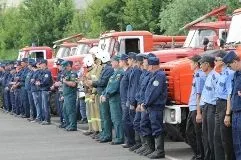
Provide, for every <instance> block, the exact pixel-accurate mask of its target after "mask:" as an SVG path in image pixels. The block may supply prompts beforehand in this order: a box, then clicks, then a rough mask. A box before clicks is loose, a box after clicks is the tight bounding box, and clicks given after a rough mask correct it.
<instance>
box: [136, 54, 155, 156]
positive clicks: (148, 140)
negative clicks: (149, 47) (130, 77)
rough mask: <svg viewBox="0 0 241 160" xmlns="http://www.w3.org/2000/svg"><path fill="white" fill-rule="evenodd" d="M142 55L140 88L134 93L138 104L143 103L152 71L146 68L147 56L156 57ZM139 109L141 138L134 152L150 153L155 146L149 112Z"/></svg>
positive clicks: (149, 55)
mask: <svg viewBox="0 0 241 160" xmlns="http://www.w3.org/2000/svg"><path fill="white" fill-rule="evenodd" d="M142 56H143V73H142V76H141V77H142V78H140V81H141V82H140V90H139V92H138V93H137V95H136V99H137V104H138V105H139V106H142V105H144V101H145V91H146V87H147V84H148V82H149V80H150V78H151V76H152V73H151V72H150V70H149V68H148V57H156V56H155V55H154V54H152V53H149V54H148V55H142ZM141 79H142V80H141ZM137 109H138V108H137ZM140 111H141V120H140V124H139V125H140V129H139V130H140V131H139V132H140V135H141V137H142V139H143V140H142V146H141V147H140V148H139V149H137V150H135V153H137V154H140V155H144V156H146V155H148V154H150V153H152V152H153V150H154V149H155V146H154V145H153V144H155V142H154V137H153V136H152V132H151V125H150V119H149V114H148V113H147V112H145V111H143V110H141V108H140Z"/></svg>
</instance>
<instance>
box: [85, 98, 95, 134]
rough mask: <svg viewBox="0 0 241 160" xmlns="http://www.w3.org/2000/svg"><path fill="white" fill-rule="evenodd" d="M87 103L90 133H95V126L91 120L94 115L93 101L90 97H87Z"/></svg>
mask: <svg viewBox="0 0 241 160" xmlns="http://www.w3.org/2000/svg"><path fill="white" fill-rule="evenodd" d="M85 103H86V113H87V119H88V126H89V131H93V125H92V120H91V116H92V115H93V111H92V103H93V100H92V99H91V97H90V96H86V97H85Z"/></svg>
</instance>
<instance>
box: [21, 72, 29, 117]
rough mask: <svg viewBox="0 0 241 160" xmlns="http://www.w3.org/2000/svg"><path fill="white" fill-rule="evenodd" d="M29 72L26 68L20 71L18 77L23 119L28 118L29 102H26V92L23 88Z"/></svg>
mask: <svg viewBox="0 0 241 160" xmlns="http://www.w3.org/2000/svg"><path fill="white" fill-rule="evenodd" d="M28 72H29V69H28V68H27V67H25V68H23V69H22V70H21V75H20V85H21V96H22V107H23V108H22V109H23V110H24V112H22V114H24V117H27V118H28V117H30V107H29V100H28V92H27V90H26V88H25V79H26V77H27V74H28Z"/></svg>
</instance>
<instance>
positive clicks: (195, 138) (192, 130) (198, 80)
mask: <svg viewBox="0 0 241 160" xmlns="http://www.w3.org/2000/svg"><path fill="white" fill-rule="evenodd" d="M189 59H190V60H191V62H190V64H191V69H192V70H193V71H194V74H193V80H192V90H191V94H190V97H189V102H188V106H189V114H188V117H187V124H186V139H187V142H188V144H189V145H190V146H191V148H192V151H193V153H194V155H193V158H192V159H203V158H204V151H203V144H202V124H201V123H197V122H196V116H197V101H198V102H199V101H200V96H201V93H202V90H203V86H204V83H205V80H206V75H205V73H204V72H203V71H202V70H201V69H200V63H199V61H200V59H201V56H199V55H194V56H193V57H191V58H189Z"/></svg>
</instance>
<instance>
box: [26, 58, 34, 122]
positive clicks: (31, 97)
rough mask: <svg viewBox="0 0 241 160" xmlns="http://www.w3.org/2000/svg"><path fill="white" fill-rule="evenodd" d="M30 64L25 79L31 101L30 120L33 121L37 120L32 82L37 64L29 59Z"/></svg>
mask: <svg viewBox="0 0 241 160" xmlns="http://www.w3.org/2000/svg"><path fill="white" fill-rule="evenodd" d="M28 62H29V63H28V68H29V71H28V73H27V76H26V79H25V89H26V90H27V93H28V100H29V105H30V118H29V119H28V120H29V121H33V120H34V119H35V118H36V108H35V105H34V100H33V94H32V91H31V83H30V81H31V79H32V76H33V65H34V64H35V60H34V59H29V60H28Z"/></svg>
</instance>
